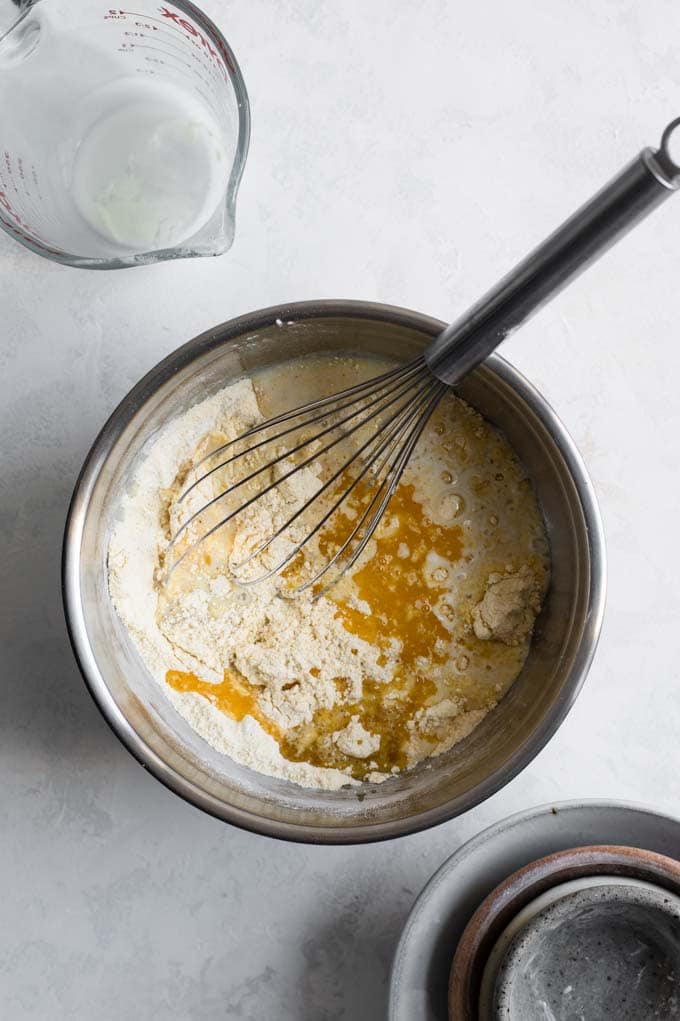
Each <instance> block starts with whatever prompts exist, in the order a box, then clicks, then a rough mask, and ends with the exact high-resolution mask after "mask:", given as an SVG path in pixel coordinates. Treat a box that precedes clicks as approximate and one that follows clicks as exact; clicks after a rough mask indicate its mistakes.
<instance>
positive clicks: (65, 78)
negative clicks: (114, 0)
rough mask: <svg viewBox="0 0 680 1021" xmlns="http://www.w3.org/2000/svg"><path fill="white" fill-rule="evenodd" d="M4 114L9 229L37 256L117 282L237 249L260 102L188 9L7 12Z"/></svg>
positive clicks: (66, 6)
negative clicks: (105, 272)
mask: <svg viewBox="0 0 680 1021" xmlns="http://www.w3.org/2000/svg"><path fill="white" fill-rule="evenodd" d="M36 5H37V6H36ZM0 109H1V110H2V117H1V119H0V226H1V227H2V228H3V229H4V230H5V231H6V232H7V233H8V234H10V235H11V236H12V237H13V238H15V239H16V240H17V241H19V242H20V243H21V244H23V245H25V246H26V247H27V248H30V249H31V250H32V251H34V252H37V253H38V254H39V255H43V256H45V257H46V258H48V259H53V260H55V261H56V262H61V263H66V264H68V265H72V266H81V267H87V268H90V269H117V268H122V267H125V266H135V265H141V264H147V263H150V262H157V261H161V260H164V259H177V258H186V257H189V256H198V255H220V254H221V253H222V252H225V251H226V250H227V249H228V248H229V247H230V246H231V243H232V241H233V236H234V208H235V200H236V193H237V189H238V185H239V181H240V178H241V174H242V171H243V166H244V163H245V159H246V155H247V151H248V141H249V134H250V113H249V104H248V95H247V92H246V88H245V84H244V81H243V78H242V76H241V72H240V70H239V67H238V64H237V63H236V59H235V57H234V55H233V53H232V51H231V49H230V47H229V44H228V43H227V41H226V39H225V38H224V36H223V35H222V34H221V32H220V31H219V30H218V29H217V28H216V27H215V25H214V24H213V23H212V22H211V21H209V20H208V19H207V18H206V17H205V15H204V14H203V13H202V12H201V11H199V10H198V8H196V7H195V6H194V5H193V4H192V3H189V2H187V0H171V2H170V0H168V2H164V3H159V2H152V0H133V2H132V3H131V4H130V9H129V10H128V9H125V10H123V9H119V8H111V7H108V6H106V5H105V4H103V3H101V2H99V0H80V2H79V3H78V4H73V3H72V2H68V0H66V2H65V0H43V2H41V3H39V4H37V0H0Z"/></svg>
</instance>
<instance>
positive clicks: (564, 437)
mask: <svg viewBox="0 0 680 1021" xmlns="http://www.w3.org/2000/svg"><path fill="white" fill-rule="evenodd" d="M342 317H345V318H359V319H367V320H377V321H379V322H382V323H394V324H395V325H399V326H403V327H407V328H412V329H414V330H417V331H418V332H420V333H425V334H429V335H431V336H435V335H436V334H437V333H438V332H439V331H440V330H441V329H442V328H443V327H444V325H445V324H444V323H443V322H441V321H440V320H437V319H434V318H432V317H430V316H426V315H424V314H422V313H420V312H415V311H412V310H410V309H405V308H400V307H398V306H394V305H383V304H379V303H376V302H366V301H353V300H328V299H323V300H316V301H304V302H294V303H287V304H282V305H276V306H270V307H268V308H265V309H259V310H257V311H254V312H250V313H246V314H245V315H242V316H239V317H237V318H235V319H230V320H228V321H227V322H224V323H221V324H220V325H218V326H214V327H212V328H210V329H208V330H206V331H205V332H203V333H201V334H199V335H198V336H196V337H194V338H193V339H192V340H189V341H187V342H186V343H185V344H183V345H181V346H180V347H178V348H177V349H175V350H174V351H173V352H171V353H170V354H169V355H167V356H166V357H165V358H164V359H162V360H161V361H160V362H158V364H157V365H155V366H154V367H153V368H152V369H150V370H149V372H147V373H146V375H144V376H143V377H142V379H141V380H140V381H139V382H138V383H137V384H136V385H135V386H133V387H132V389H131V390H130V391H129V392H128V393H127V394H126V395H125V396H124V397H123V399H122V400H121V401H120V403H119V404H118V406H117V407H116V408H115V410H114V411H113V413H112V414H111V415H110V417H109V418H108V420H107V421H106V423H105V424H104V426H103V427H102V429H101V430H100V432H99V434H98V435H97V437H96V438H95V440H94V442H93V444H92V447H91V448H90V451H89V452H88V454H87V457H86V458H85V461H84V464H83V467H82V469H81V471H80V474H79V476H78V479H77V481H76V484H75V488H74V491H73V496H72V499H71V504H70V507H69V511H68V515H67V519H66V525H65V532H64V543H63V550H62V597H63V603H64V612H65V617H66V625H67V630H68V634H69V639H70V642H71V646H72V648H73V652H74V655H75V658H76V661H77V664H78V667H79V669H80V672H81V674H82V677H83V679H84V681H85V684H86V686H87V688H88V690H89V692H90V694H91V696H92V698H93V699H94V701H95V703H96V705H97V707H98V708H99V710H100V712H101V713H102V715H103V717H104V719H105V720H106V722H107V723H108V724H109V726H110V727H111V729H112V730H113V732H114V733H115V735H116V736H117V737H118V739H119V740H120V741H121V742H122V743H123V744H124V745H125V747H126V748H127V749H128V751H129V752H130V753H131V754H132V755H133V756H134V757H135V758H136V759H137V761H138V762H139V763H140V764H141V765H142V766H143V767H144V768H145V769H147V770H148V771H149V772H150V773H152V774H153V776H155V777H156V779H158V780H160V781H161V783H163V784H164V786H166V787H167V788H168V789H170V790H171V791H173V792H174V793H175V794H177V795H178V796H179V797H181V798H183V799H184V800H185V801H188V802H189V803H191V804H193V805H194V806H195V807H197V808H200V809H202V810H203V811H205V812H207V813H208V814H210V815H213V816H215V818H218V819H221V820H222V821H224V822H229V823H231V824H232V825H235V826H238V827H240V828H241V829H245V830H248V831H250V832H254V833H259V834H262V835H265V836H270V837H276V838H279V839H285V840H292V841H296V842H301V843H322V844H352V843H368V842H373V841H379V840H389V839H392V838H394V837H398V836H405V835H406V834H409V833H415V832H419V831H421V830H424V829H428V828H429V827H430V826H435V825H438V824H440V823H443V822H445V821H447V820H448V819H451V818H454V817H455V816H458V815H461V814H463V813H464V812H466V811H469V810H470V809H471V808H474V807H475V806H476V805H478V804H480V803H481V802H482V801H484V800H486V799H487V798H489V797H490V796H491V795H492V794H494V793H496V791H498V790H500V788H501V787H503V786H505V785H506V784H507V783H509V782H510V780H512V779H513V778H514V777H515V776H517V774H518V773H520V772H521V771H522V770H523V769H524V768H525V767H526V766H527V765H528V764H529V763H530V762H531V761H532V760H533V759H534V758H535V756H536V755H537V754H538V753H539V752H540V751H541V750H542V749H543V748H544V747H545V745H546V744H547V742H548V741H549V740H550V738H551V737H553V735H554V734H555V732H556V731H557V730H558V728H559V727H560V725H561V724H562V722H563V721H564V719H565V717H566V716H567V714H568V713H569V711H570V709H571V707H572V705H573V704H574V702H575V700H576V698H577V696H578V694H579V692H580V690H581V688H582V686H583V683H584V681H585V678H586V676H587V673H588V669H589V667H590V664H591V662H592V659H593V656H594V654H595V650H596V648H597V643H598V640H599V636H600V631H601V627H602V620H603V615H604V606H605V590H606V554H605V544H604V534H603V526H602V520H601V516H600V511H599V507H598V504H597V498H596V496H595V492H594V488H593V485H592V482H591V481H590V478H589V476H588V473H587V471H586V468H585V465H584V463H583V460H582V458H581V455H580V453H579V452H578V449H577V448H576V446H575V444H574V442H573V440H572V439H571V437H570V436H569V434H568V432H567V431H566V429H565V427H564V426H563V424H562V422H561V421H560V419H559V418H558V416H557V415H556V413H555V411H554V410H553V408H552V407H551V405H550V404H549V403H548V402H547V401H546V400H545V398H544V397H543V396H542V395H541V394H540V393H539V391H538V390H537V389H536V388H535V387H534V386H533V385H532V384H531V383H529V381H528V380H527V379H526V378H525V377H524V376H523V375H522V373H521V372H519V370H518V369H516V368H515V367H514V366H512V365H511V364H510V363H509V362H507V361H506V360H505V359H504V358H502V357H501V356H500V355H498V354H494V355H492V356H491V357H490V358H488V359H487V361H486V363H485V365H486V366H487V367H488V368H489V369H491V370H492V372H493V373H494V374H495V375H496V376H498V377H499V378H500V379H501V380H502V381H503V382H505V383H506V384H507V385H509V386H510V387H511V388H512V390H513V391H514V392H515V393H516V394H518V396H519V397H520V399H521V400H522V401H524V403H525V404H527V405H528V407H529V408H530V409H531V410H532V412H533V413H534V414H535V415H536V416H537V418H538V419H539V420H540V421H541V422H542V424H543V425H544V426H545V428H546V429H547V431H548V432H549V433H550V435H551V437H552V438H553V440H554V442H555V445H556V447H557V448H558V450H559V451H560V454H561V456H562V457H563V458H564V461H565V463H566V465H567V468H568V471H569V474H570V476H571V478H572V480H573V483H574V486H575V488H576V492H577V495H578V499H579V502H580V504H581V509H582V512H583V516H584V520H585V526H586V533H587V541H588V551H589V556H590V565H589V566H590V579H589V593H588V606H587V612H586V615H585V624H584V630H583V635H582V638H581V642H580V644H579V646H578V649H577V651H576V654H575V657H574V661H573V663H572V665H571V669H570V670H569V673H568V675H567V677H566V679H565V681H564V684H563V688H562V692H561V696H560V698H559V699H557V700H556V701H555V703H554V705H553V706H552V707H551V709H550V711H549V712H547V713H546V714H545V716H544V717H543V719H542V720H541V722H540V724H539V725H538V726H537V727H536V729H535V730H534V731H533V733H532V734H531V735H530V738H529V740H527V741H526V742H525V743H524V744H523V745H522V746H521V747H520V748H518V749H516V750H515V751H514V752H513V754H512V755H511V756H510V758H509V759H508V760H506V762H505V763H503V765H502V766H499V767H498V768H497V769H495V770H494V772H493V773H491V774H490V775H489V776H487V777H485V778H484V780H482V781H481V782H480V783H478V784H477V785H475V786H474V787H472V788H470V789H469V790H468V791H465V792H464V793H463V794H461V795H459V796H458V797H456V798H453V799H451V800H449V801H447V802H445V803H444V804H442V805H439V806H437V807H436V808H432V809H429V810H427V811H425V812H422V813H419V814H416V815H411V816H406V817H404V818H399V819H393V820H388V821H385V822H371V821H370V820H369V821H367V822H365V823H358V824H356V825H351V826H343V825H337V826H336V825H332V826H329V825H324V826H319V827H316V826H313V825H308V824H306V823H295V822H282V821H278V820H275V819H271V818H268V817H267V816H266V815H259V814H257V815H256V814H254V813H251V812H248V811H246V810H243V809H241V808H237V807H236V806H233V805H228V804H226V803H225V802H223V801H220V800H219V799H218V798H216V797H214V796H213V795H211V794H209V793H208V792H207V791H205V790H204V789H203V788H201V787H199V786H198V785H197V784H195V783H193V782H192V781H190V780H188V779H187V778H186V777H184V776H182V775H181V774H180V773H179V772H177V770H175V769H174V768H173V767H172V766H171V765H169V764H168V763H167V762H166V761H165V760H164V759H162V758H161V757H160V756H159V755H157V754H156V752H155V751H154V750H153V749H152V748H151V747H150V746H149V745H148V744H147V743H146V742H145V741H144V739H143V738H142V736H141V735H140V734H138V733H137V731H136V730H135V729H134V728H133V727H132V725H131V724H130V723H129V722H128V720H127V718H126V716H125V715H124V714H123V712H122V711H121V709H120V708H119V707H118V705H117V703H116V702H115V700H114V698H113V696H112V694H111V692H110V691H109V688H108V686H107V683H106V681H105V679H104V677H103V675H102V673H101V671H100V670H99V666H98V664H97V661H96V659H95V657H94V655H93V652H92V649H91V648H90V644H89V639H88V633H87V628H86V625H85V618H84V613H83V605H82V600H81V593H80V551H81V542H82V535H83V529H84V525H85V520H86V516H87V509H88V506H89V500H90V496H91V493H92V491H93V489H94V486H95V484H96V481H97V478H98V476H99V474H100V472H101V470H102V468H103V467H104V465H105V463H106V460H107V458H108V456H109V454H110V452H111V450H112V449H113V447H114V445H115V443H116V441H117V440H118V438H119V437H120V435H121V434H122V432H123V430H124V429H125V427H126V426H127V425H128V423H129V422H130V421H131V419H132V418H133V417H134V415H135V414H136V413H137V412H138V411H139V410H140V409H141V408H142V407H143V406H144V404H145V403H146V402H147V401H148V400H149V398H150V397H151V396H152V395H153V394H154V393H156V392H157V391H158V390H159V389H160V388H161V387H162V386H163V385H164V384H165V383H167V382H168V380H170V379H171V378H172V377H173V376H175V375H176V374H177V373H178V372H179V371H182V370H183V369H185V368H187V367H188V366H189V365H190V364H191V363H192V362H194V361H196V360H197V359H198V358H199V357H201V356H202V355H204V354H206V353H207V352H210V351H213V350H216V349H217V348H219V347H222V346H224V345H226V344H229V343H231V342H233V341H235V340H236V339H237V338H240V337H242V336H243V335H244V334H247V333H249V332H254V331H257V330H261V329H264V328H266V327H272V326H274V325H275V324H276V323H277V321H279V322H282V323H288V322H300V321H302V320H308V319H318V318H342Z"/></svg>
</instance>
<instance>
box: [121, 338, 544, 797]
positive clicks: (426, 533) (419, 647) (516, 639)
mask: <svg viewBox="0 0 680 1021" xmlns="http://www.w3.org/2000/svg"><path fill="white" fill-rule="evenodd" d="M330 362H332V363H333V364H332V365H331V364H330ZM384 368H385V366H384V365H381V364H377V363H376V362H375V361H374V360H369V359H349V358H344V359H340V358H331V357H330V356H326V357H319V358H315V359H305V360H301V361H299V362H295V363H289V364H287V365H285V366H279V367H278V368H276V369H270V370H267V372H266V373H264V374H262V375H261V376H258V377H256V378H255V379H254V380H248V379H244V380H241V381H239V382H237V383H234V384H232V385H231V386H228V387H227V388H225V389H224V390H222V391H221V392H220V393H218V394H216V395H215V396H213V397H210V398H208V399H207V400H205V401H203V402H202V403H200V404H198V405H196V406H194V407H193V408H191V409H190V410H189V411H187V412H186V413H184V414H183V415H180V416H179V417H178V418H176V419H174V420H173V421H172V422H170V423H169V424H168V426H167V427H166V428H165V429H164V430H163V431H162V432H161V433H160V435H159V436H158V437H156V438H155V439H154V440H153V442H152V443H151V445H150V447H149V448H148V450H147V451H146V453H145V456H144V458H143V459H142V460H141V463H140V464H139V467H138V469H137V471H136V474H135V479H134V482H133V484H132V485H131V486H130V487H129V490H128V492H126V493H125V495H124V496H123V498H122V505H121V513H120V515H119V519H118V521H117V523H116V525H115V528H114V531H113V534H112V537H111V541H110V546H109V588H110V592H111V596H112V599H113V601H114V604H115V606H116V608H117V611H118V613H119V615H120V617H121V619H122V620H123V622H124V624H125V625H126V627H127V629H128V631H129V632H130V634H131V636H132V638H133V640H134V641H135V643H136V645H137V647H138V649H139V651H140V653H141V656H142V658H143V660H144V662H145V664H146V666H147V667H148V669H149V670H150V671H151V672H152V673H153V675H154V676H155V678H156V679H157V681H158V682H159V683H160V684H161V685H162V686H163V687H164V690H165V691H166V693H167V695H168V697H169V698H170V699H171V701H172V702H173V704H174V706H175V707H176V709H177V710H178V711H179V713H180V714H181V715H182V716H183V717H185V719H186V720H187V721H188V722H189V724H190V725H191V726H192V727H193V728H194V729H195V730H196V731H197V732H198V733H199V734H200V735H201V736H202V737H203V738H204V739H205V740H206V741H208V742H209V743H210V744H211V745H212V746H213V747H214V748H216V749H217V750H219V751H221V752H223V753H225V754H227V755H229V756H231V757H232V758H233V759H235V760H236V761H238V762H241V763H243V764H244V765H247V766H250V767H251V768H253V769H255V770H259V771H260V772H263V773H267V774H270V775H274V776H280V777H284V778H287V779H289V780H292V781H294V782H296V783H298V784H301V785H303V786H309V787H319V788H329V789H331V788H338V787H340V786H343V785H345V784H348V783H353V782H357V781H365V780H368V781H374V782H379V781H382V780H384V779H387V778H388V777H389V776H390V775H392V774H395V773H398V772H400V771H401V770H403V769H408V768H410V767H411V766H413V765H415V764H416V763H417V762H419V761H421V760H423V759H425V758H428V757H430V756H435V755H439V754H441V753H442V752H444V751H446V750H447V749H449V748H451V747H452V746H453V745H454V744H455V743H456V742H458V741H460V740H461V739H462V738H464V737H465V736H467V735H468V734H469V733H470V732H471V731H472V730H473V728H474V727H475V726H476V725H477V724H478V723H479V722H480V721H481V720H482V719H483V717H484V716H485V715H486V714H487V713H488V712H489V710H490V709H492V708H493V707H494V706H495V705H496V703H497V702H498V701H499V699H500V698H501V697H502V696H503V694H504V693H505V692H506V691H507V689H508V687H509V686H510V685H511V684H512V682H513V681H514V680H515V678H516V677H517V675H518V673H519V672H520V670H521V668H522V665H523V663H524V660H525V658H526V655H527V652H528V648H529V643H530V640H531V634H532V629H533V625H534V621H535V618H536V616H537V614H538V612H539V610H540V605H541V600H542V598H543V596H544V593H545V590H546V587H547V583H548V574H549V561H548V545H547V540H546V536H545V530H544V526H543V521H542V518H541V515H540V512H539V509H538V505H537V502H536V499H535V496H534V492H533V489H532V487H531V484H530V482H529V480H528V478H527V477H526V475H525V473H524V470H523V468H522V466H521V464H520V463H519V461H518V460H517V458H516V457H515V455H514V453H513V452H512V450H511V448H510V446H509V445H508V443H507V441H506V440H505V439H504V437H503V436H501V435H500V434H499V433H498V432H497V431H496V430H494V429H493V428H492V427H491V426H490V425H488V424H487V423H486V422H485V421H484V420H483V419H482V418H481V417H480V416H479V415H478V414H477V413H476V412H475V411H473V410H472V409H471V408H470V407H469V406H468V405H466V404H465V403H464V402H462V401H461V400H459V399H458V398H456V397H454V396H453V394H450V395H448V394H447V395H446V397H445V398H444V400H443V401H442V402H441V404H440V406H439V407H438V409H437V411H436V412H435V414H434V415H433V417H432V419H431V420H430V423H429V424H428V426H427V429H426V430H425V432H424V434H423V436H422V437H421V440H420V441H419V444H418V447H417V448H416V452H415V455H414V456H413V458H412V460H411V462H410V463H409V466H408V468H407V470H406V472H405V474H404V476H403V479H402V481H401V483H400V485H399V488H398V489H397V492H396V493H395V495H394V497H393V498H392V501H391V502H390V505H389V507H388V510H387V513H386V515H385V517H384V519H383V522H382V523H381V525H380V527H379V529H378V531H377V532H376V533H375V536H374V538H373V539H372V540H371V542H370V543H369V546H368V547H367V549H366V551H365V553H364V554H363V555H362V557H361V558H360V560H359V561H358V562H357V564H356V565H355V566H354V568H353V569H352V571H351V572H350V573H349V574H348V575H346V576H345V577H344V578H343V579H342V580H341V581H340V582H339V583H338V584H337V585H335V586H334V587H333V588H331V589H330V590H329V592H328V593H327V594H326V595H324V596H322V597H321V598H319V599H317V600H316V601H312V600H311V599H309V598H305V597H301V598H298V599H294V600H291V599H285V598H281V596H280V595H279V593H278V588H279V587H280V579H276V578H272V579H270V580H268V581H264V582H261V583H259V584H257V585H254V586H252V587H243V586H241V585H239V584H238V583H237V582H236V581H235V580H234V578H233V576H232V574H231V572H230V569H229V562H230V561H233V559H237V560H238V559H239V558H242V554H243V553H247V552H248V551H250V550H252V549H253V547H254V545H256V544H257V543H258V542H260V541H261V540H262V538H264V537H266V536H267V535H268V534H271V532H272V530H273V529H274V528H276V527H277V526H278V524H279V523H280V522H281V520H283V519H284V518H285V517H286V515H287V511H288V508H289V502H290V499H291V498H292V497H295V498H297V499H298V500H299V499H304V498H305V497H306V495H307V493H311V492H313V491H314V489H315V488H316V486H317V485H318V479H317V476H316V475H315V473H314V470H313V466H312V467H311V468H310V469H304V470H303V471H302V472H300V473H299V475H297V476H296V477H295V478H294V479H292V480H291V482H290V483H284V484H283V485H282V486H280V487H277V489H275V490H273V491H272V494H271V495H270V496H268V498H267V499H266V500H263V501H259V502H258V503H257V504H256V505H254V506H253V508H252V509H251V510H250V511H249V512H246V513H244V514H243V515H239V517H238V518H237V519H235V520H234V522H233V523H231V524H230V525H229V526H228V527H225V528H222V529H220V530H218V531H217V532H216V533H215V535H213V536H212V537H211V538H210V539H209V540H208V541H207V542H206V543H204V544H202V545H200V546H199V547H198V548H197V549H196V550H195V551H194V552H192V553H191V554H189V555H187V557H186V558H185V559H184V561H183V562H182V563H181V564H180V565H179V567H177V569H176V570H175V571H174V572H173V573H172V575H171V577H170V578H169V579H168V578H167V571H165V570H164V560H165V555H166V550H167V547H168V541H169V537H170V535H171V534H173V532H174V531H175V530H176V528H177V526H178V524H179V523H180V522H181V521H183V520H186V518H187V516H188V514H190V513H191V512H192V511H193V510H194V509H198V507H200V506H201V505H202V504H203V503H204V502H205V499H206V496H208V497H209V496H210V495H212V494H213V493H218V492H219V491H220V486H224V484H225V480H224V478H220V477H219V475H217V476H216V477H214V478H212V479H211V481H210V482H209V483H208V485H209V486H210V487H212V488H211V489H210V490H209V491H206V489H205V488H204V486H203V487H199V489H198V490H197V491H196V492H194V493H192V494H191V496H190V498H188V499H185V500H184V501H183V502H182V504H181V506H180V505H179V504H178V498H179V496H180V495H181V493H182V492H183V490H184V489H185V487H186V481H187V479H188V478H191V472H192V470H193V468H194V466H195V465H196V464H197V463H198V462H199V461H200V460H201V459H202V458H203V457H205V455H206V453H208V452H210V451H211V450H213V449H214V448H215V447H217V446H219V445H220V444H223V443H225V442H226V441H228V440H229V439H231V438H233V437H234V436H235V435H237V434H238V433H240V432H242V431H243V430H244V429H246V428H248V427H250V426H251V425H253V424H254V423H256V422H258V421H260V420H261V419H262V417H267V416H269V415H271V414H273V413H277V412H279V411H280V410H282V407H285V406H287V405H290V404H292V403H294V404H297V403H300V402H301V401H304V400H308V399H310V398H311V397H316V396H318V395H319V392H320V391H321V390H323V387H324V385H325V386H326V388H328V381H329V380H330V381H332V386H333V389H337V388H339V387H341V386H345V385H349V384H350V383H352V382H355V381H356V380H357V379H363V378H367V377H368V376H370V375H373V374H375V373H376V372H380V371H382V370H383V369H384ZM276 394H278V395H281V394H283V395H284V398H283V400H282V407H280V406H277V405H276V403H275V402H274V403H272V395H276ZM279 400H281V397H279ZM287 487H288V489H287ZM290 487H293V488H294V490H295V491H294V492H293V491H292V489H291V488H290ZM354 512H355V508H353V507H352V500H350V502H349V505H348V507H347V517H348V518H351V516H352V514H353V513H354ZM347 517H346V518H344V519H343V517H342V516H341V515H338V516H337V521H336V520H335V519H334V521H333V522H332V523H331V527H330V529H329V531H328V532H327V533H325V534H324V537H323V539H322V540H321V543H320V546H321V552H326V553H327V552H328V551H331V552H332V550H333V549H334V548H335V546H334V545H333V544H334V543H335V544H336V545H337V544H338V543H339V542H341V541H342V537H343V535H344V534H345V532H343V529H344V530H345V531H346V527H347ZM334 529H335V531H336V533H337V534H334ZM185 538H186V543H189V542H190V540H191V538H192V535H191V529H189V531H188V533H187V536H186V537H185ZM324 544H326V545H325V546H324Z"/></svg>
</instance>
